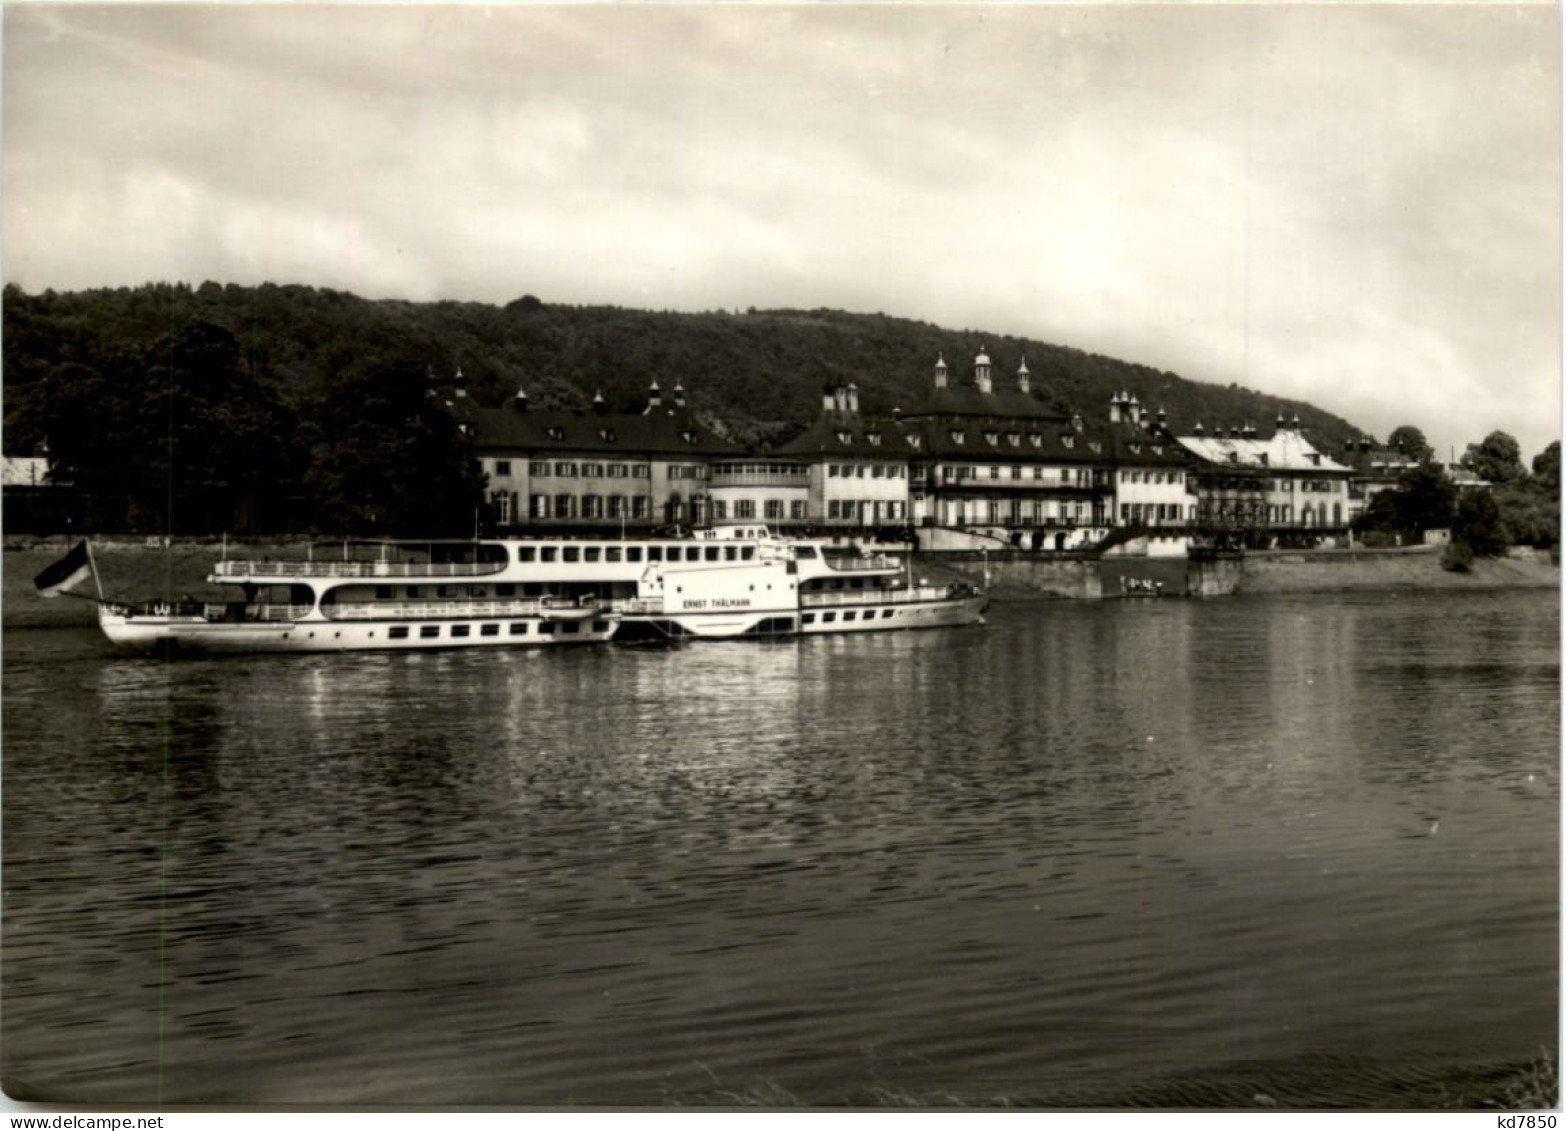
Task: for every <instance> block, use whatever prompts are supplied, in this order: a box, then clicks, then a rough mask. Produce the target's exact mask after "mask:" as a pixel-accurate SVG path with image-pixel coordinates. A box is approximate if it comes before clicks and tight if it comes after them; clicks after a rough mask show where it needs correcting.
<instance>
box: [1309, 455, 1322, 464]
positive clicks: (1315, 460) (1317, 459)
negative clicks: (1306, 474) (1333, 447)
mask: <svg viewBox="0 0 1566 1131" xmlns="http://www.w3.org/2000/svg"><path fill="white" fill-rule="evenodd" d="M1310 465H1311V466H1312V467H1320V466H1321V453H1320V452H1311V453H1310Z"/></svg>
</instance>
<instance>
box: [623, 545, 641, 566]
mask: <svg viewBox="0 0 1566 1131" xmlns="http://www.w3.org/2000/svg"><path fill="white" fill-rule="evenodd" d="M625 560H626V561H628V562H639V561H641V560H642V548H641V547H640V546H627V547H626V548H625Z"/></svg>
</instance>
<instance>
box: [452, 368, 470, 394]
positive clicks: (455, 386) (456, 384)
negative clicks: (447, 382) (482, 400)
mask: <svg viewBox="0 0 1566 1131" xmlns="http://www.w3.org/2000/svg"><path fill="white" fill-rule="evenodd" d="M451 392H452V395H453V396H457V397H465V396H467V395H468V386H467V378H466V377H464V376H463V375H462V366H460V365H459V366H457V375H456V376H455V377H453V378H452V379H451Z"/></svg>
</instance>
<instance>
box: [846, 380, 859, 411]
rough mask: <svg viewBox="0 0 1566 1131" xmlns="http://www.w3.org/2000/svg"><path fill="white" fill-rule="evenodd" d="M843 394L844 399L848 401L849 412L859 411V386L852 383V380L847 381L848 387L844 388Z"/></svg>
mask: <svg viewBox="0 0 1566 1131" xmlns="http://www.w3.org/2000/svg"><path fill="white" fill-rule="evenodd" d="M844 394H845V396H846V399H847V401H848V411H849V412H858V411H859V386H858V385H856V384H854V383H853V382H852V381H850V382H849V383H848V387H847V388H846V389H844Z"/></svg>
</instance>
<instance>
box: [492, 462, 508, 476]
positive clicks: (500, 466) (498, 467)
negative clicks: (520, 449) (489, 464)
mask: <svg viewBox="0 0 1566 1131" xmlns="http://www.w3.org/2000/svg"><path fill="white" fill-rule="evenodd" d="M495 474H496V475H498V476H502V477H505V478H510V476H511V461H510V460H508V459H497V460H496V461H495Z"/></svg>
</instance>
